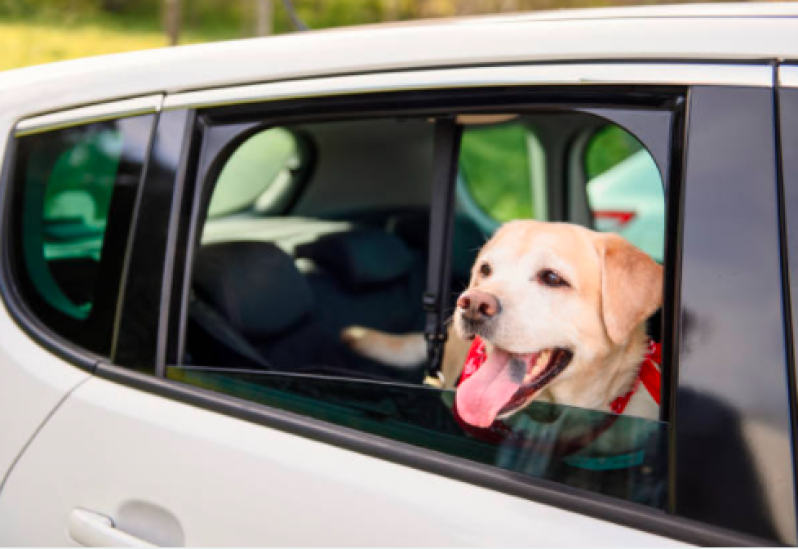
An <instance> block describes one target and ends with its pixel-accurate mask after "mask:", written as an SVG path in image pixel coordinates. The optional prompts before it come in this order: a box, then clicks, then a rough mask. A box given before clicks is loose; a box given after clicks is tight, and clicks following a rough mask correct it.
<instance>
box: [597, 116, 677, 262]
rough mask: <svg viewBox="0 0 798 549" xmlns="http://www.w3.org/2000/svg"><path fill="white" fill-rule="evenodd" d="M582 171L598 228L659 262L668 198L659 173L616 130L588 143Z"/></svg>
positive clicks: (629, 138) (641, 150)
mask: <svg viewBox="0 0 798 549" xmlns="http://www.w3.org/2000/svg"><path fill="white" fill-rule="evenodd" d="M584 169H585V174H586V175H587V180H588V182H587V195H588V199H589V203H590V209H591V212H592V215H593V220H594V223H595V228H596V229H597V230H599V231H607V232H614V233H618V234H620V235H621V236H623V237H624V238H626V239H627V240H629V241H630V242H631V243H632V244H634V245H635V246H637V247H638V248H640V249H642V250H643V251H645V252H646V253H648V254H649V255H650V256H651V257H653V258H654V259H656V260H657V261H659V262H662V260H663V254H664V244H665V196H664V186H663V184H662V177H661V175H660V171H659V168H658V167H657V165H656V163H655V162H654V159H653V158H652V157H651V155H650V154H649V153H648V152H647V151H646V150H645V149H644V148H643V146H642V145H641V144H640V142H639V141H638V140H637V139H636V138H635V137H634V136H632V135H631V134H630V133H628V132H626V131H624V130H623V129H621V128H620V127H618V126H606V127H604V128H603V129H601V130H599V131H598V132H597V133H596V134H595V135H593V137H592V138H591V139H590V140H589V141H588V143H587V146H586V148H585V157H584Z"/></svg>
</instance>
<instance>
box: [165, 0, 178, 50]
mask: <svg viewBox="0 0 798 549" xmlns="http://www.w3.org/2000/svg"><path fill="white" fill-rule="evenodd" d="M163 23H164V30H165V31H166V36H167V38H168V39H169V45H170V46H176V45H177V42H178V40H179V39H180V0H163Z"/></svg>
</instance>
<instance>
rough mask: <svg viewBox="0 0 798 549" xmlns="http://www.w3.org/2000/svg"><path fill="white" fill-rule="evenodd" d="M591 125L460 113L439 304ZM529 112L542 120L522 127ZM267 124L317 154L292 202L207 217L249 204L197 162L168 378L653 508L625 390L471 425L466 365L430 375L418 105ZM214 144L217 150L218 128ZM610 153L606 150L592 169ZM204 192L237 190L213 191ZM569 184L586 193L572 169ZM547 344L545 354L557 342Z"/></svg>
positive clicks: (526, 207) (246, 194) (426, 147)
mask: <svg viewBox="0 0 798 549" xmlns="http://www.w3.org/2000/svg"><path fill="white" fill-rule="evenodd" d="M558 117H559V118H558ZM603 125H606V121H603V120H602V119H600V118H598V117H596V116H593V115H589V114H583V113H578V112H564V113H559V114H557V113H550V112H540V113H524V114H519V115H515V116H513V117H512V119H511V120H508V121H506V122H504V123H501V124H495V125H490V126H478V125H466V126H464V127H463V134H462V141H461V146H460V162H459V181H458V186H459V187H460V188H459V189H458V193H460V194H459V195H458V197H459V200H458V204H457V209H456V211H455V212H453V228H454V230H453V234H452V241H451V280H450V286H451V288H452V293H451V295H449V296H447V297H446V299H445V301H446V305H445V310H446V311H447V314H451V311H453V310H454V308H455V307H456V306H457V304H456V301H457V296H458V294H459V293H460V292H462V291H463V289H465V288H466V287H467V286H468V283H469V279H470V278H471V272H472V267H473V265H474V262H475V258H476V255H477V253H478V251H479V249H480V247H481V246H482V245H483V244H484V243H485V241H486V239H488V238H490V236H491V235H492V234H493V232H494V231H495V230H496V229H497V227H498V226H499V225H500V224H501V222H502V221H510V220H513V219H529V218H537V219H541V220H548V219H551V218H552V217H554V218H556V217H555V216H556V215H560V214H556V213H552V212H550V206H551V205H554V206H555V207H557V205H558V204H559V205H560V206H562V204H564V203H565V195H566V193H567V192H568V191H566V188H567V187H568V185H567V184H566V176H567V173H566V172H565V170H564V169H563V168H558V166H563V167H564V166H565V165H566V159H565V158H564V155H565V154H566V152H567V147H565V145H566V144H569V143H571V142H573V141H574V140H575V138H576V136H577V135H579V134H580V133H584V132H586V131H591V132H592V131H595V130H596V129H597V128H599V127H600V126H603ZM538 126H541V127H546V128H547V130H546V132H545V133H544V134H540V135H539V134H538V133H536V131H535V129H534V128H536V127H538ZM281 129H282V130H283V133H282V135H283V136H285V135H296V134H300V133H301V134H302V135H307V136H308V138H309V139H311V140H312V141H313V143H314V146H315V154H316V159H315V160H316V164H315V166H314V170H313V173H312V174H311V176H310V178H309V179H308V181H307V183H306V186H304V187H303V190H302V194H300V195H299V196H298V197H297V198H296V200H295V201H294V202H293V204H294V205H293V206H292V209H291V210H290V211H285V210H283V211H280V212H277V211H271V212H269V211H257V210H255V209H252V208H250V207H249V206H247V207H245V208H243V209H239V208H238V207H236V208H231V211H232V210H235V211H237V212H238V213H237V214H236V215H232V216H224V215H222V216H217V215H216V212H215V211H214V208H215V207H216V206H214V205H215V204H220V203H221V202H222V200H224V201H228V200H229V203H231V204H232V203H234V202H236V200H238V199H240V203H241V204H244V203H246V204H252V202H253V197H254V196H255V194H257V193H255V192H251V191H250V189H245V188H243V187H241V188H237V190H235V191H233V190H232V189H233V187H232V186H231V187H228V186H227V185H228V183H227V182H226V181H225V177H226V176H225V175H224V171H222V175H215V174H214V173H213V172H210V171H209V172H208V173H207V178H208V179H207V183H206V184H207V185H208V186H209V188H208V190H209V191H211V192H210V198H209V202H208V203H209V204H210V206H206V209H205V211H204V212H202V214H201V216H200V219H203V216H204V221H203V225H202V227H200V230H199V231H198V233H199V234H200V235H201V236H200V239H199V242H198V247H197V249H196V252H195V253H194V257H193V259H192V264H191V274H190V276H189V277H188V280H190V288H189V291H188V292H187V294H188V295H189V296H190V297H189V300H188V303H187V307H186V311H187V312H186V324H185V326H186V332H185V337H184V341H185V347H184V349H183V352H182V355H180V356H182V358H181V359H180V360H179V361H178V362H177V363H172V364H168V365H167V368H166V377H168V378H169V379H172V380H173V381H177V382H181V383H187V384H191V385H197V386H200V387H204V388H206V389H210V390H213V391H217V392H223V393H227V394H232V395H235V396H237V397H239V398H244V399H247V400H250V401H253V402H257V403H260V404H264V405H266V406H273V407H278V408H282V409H286V410H289V411H292V412H295V413H299V414H303V415H306V416H310V417H313V418H316V419H320V420H323V421H327V422H332V423H335V424H338V425H342V426H347V427H350V428H355V429H359V430H362V431H365V432H368V433H371V434H376V435H379V436H384V437H389V438H393V439H395V440H399V441H401V442H405V443H408V444H413V445H417V446H421V447H424V448H429V449H434V450H436V451H439V452H444V453H448V454H451V455H453V456H457V457H459V458H465V459H468V460H473V461H477V462H479V463H482V464H487V465H491V466H494V467H498V468H500V469H505V470H509V471H513V472H517V473H523V474H525V475H529V476H532V477H535V478H542V479H547V480H553V481H556V482H558V483H561V484H565V485H568V486H573V487H579V488H583V489H587V490H591V491H594V492H598V493H601V494H605V495H611V496H614V497H617V498H621V499H625V500H628V501H633V502H636V503H641V504H644V505H648V506H654V507H662V506H664V504H665V501H666V485H667V482H666V478H667V477H666V470H667V461H666V460H665V456H666V455H667V448H666V447H665V437H664V433H665V431H666V426H667V424H666V423H665V422H664V421H662V420H660V419H658V418H657V417H656V416H654V417H652V416H645V417H638V416H634V415H631V416H625V415H619V414H618V413H617V410H623V406H625V404H623V405H620V404H618V405H617V406H620V407H619V408H618V407H617V406H616V404H617V402H620V401H621V400H623V398H622V396H623V395H619V396H618V398H617V399H615V400H614V401H613V403H612V406H611V407H610V406H609V405H608V407H607V408H606V409H605V408H602V409H591V408H578V407H575V406H567V405H564V404H561V403H559V402H556V401H555V402H552V401H551V399H548V400H547V399H545V398H544V399H540V400H537V401H535V402H533V403H531V404H530V405H529V406H526V407H525V408H523V410H521V411H519V412H518V413H514V414H512V415H510V416H507V417H505V416H502V413H501V412H499V413H498V414H497V417H496V419H495V421H493V423H492V424H491V425H490V426H488V427H485V426H476V425H475V424H474V423H473V422H471V421H470V420H468V421H466V420H464V419H463V417H464V416H462V415H461V411H460V410H458V407H457V404H456V402H457V397H456V395H457V392H456V386H457V384H458V382H459V381H460V378H461V375H464V374H461V373H455V374H454V375H451V373H449V372H447V373H446V375H445V376H444V378H445V384H444V386H443V387H436V386H432V385H430V381H429V378H428V377H427V368H428V356H427V345H426V343H425V342H424V339H423V336H422V335H421V334H422V332H423V330H424V327H425V324H426V322H427V312H426V311H425V310H424V308H423V307H422V296H423V295H424V292H425V289H426V283H427V276H428V272H427V271H428V264H427V259H428V252H429V250H428V245H429V223H430V215H431V214H430V201H429V200H430V193H431V182H432V180H433V168H434V163H431V162H430V159H431V158H433V157H434V150H435V147H434V146H435V135H436V133H435V124H434V123H433V122H431V121H430V120H429V118H428V117H426V116H425V117H417V118H412V117H410V118H406V119H373V120H356V121H340V122H325V123H317V124H311V123H303V124H302V125H297V126H286V127H284V128H281ZM207 131H208V132H209V133H208V136H207V138H208V139H209V142H210V141H212V140H214V139H215V137H214V133H213V132H215V131H217V132H218V135H219V136H223V135H225V136H227V137H226V138H227V139H230V140H233V139H235V136H234V132H231V131H230V130H229V129H225V128H224V127H222V126H220V127H218V128H214V127H210V128H208V129H207ZM269 131H274V130H273V129H272V130H269ZM256 135H257V134H256ZM543 135H545V136H547V139H549V140H554V141H556V143H558V145H556V146H555V145H554V144H552V143H551V142H550V141H547V139H544V138H543ZM280 139H282V137H281V138H280ZM216 146H217V147H219V149H218V150H220V151H223V150H224V147H223V143H221V144H217V145H216ZM284 151H286V152H285V154H282V155H280V154H275V155H272V156H269V157H259V162H260V161H262V162H263V163H264V164H263V165H262V166H261V167H260V168H259V173H270V174H271V173H278V172H280V171H281V170H284V169H285V167H286V165H287V164H286V162H287V160H286V158H288V157H290V154H289V151H290V148H286V149H284ZM637 152H642V153H643V154H645V155H647V154H648V153H647V151H646V150H645V149H644V148H640V149H639V150H638V151H637ZM207 154H212V152H208V153H207ZM219 154H222V153H219ZM558 154H559V155H560V156H559V157H558V156H557V155H558ZM233 158H234V157H233ZM626 160H628V158H626ZM623 161H624V159H620V160H618V162H616V164H615V166H614V167H613V166H604V167H603V168H602V169H604V173H603V175H606V174H608V173H610V172H611V171H612V169H614V168H617V167H618V166H619V165H621V164H622V162H623ZM228 162H232V158H231V160H230V161H228ZM200 163H201V164H203V165H212V164H213V161H212V159H211V158H206V159H202V160H201V161H200ZM199 177H200V180H202V179H201V178H202V177H203V175H202V174H200V176H199ZM597 177H601V175H597ZM591 181H592V182H595V180H591ZM592 182H591V183H590V184H593V183H592ZM266 192H268V191H266ZM463 192H465V193H467V196H466V197H464V196H463V195H462V193H463ZM217 193H231V194H232V195H235V196H233V197H232V198H229V199H228V198H227V197H225V198H224V199H218V198H217ZM581 193H582V195H583V200H582V203H583V204H585V205H587V204H588V198H587V195H588V184H587V181H584V180H583V183H582V188H581ZM621 194H623V193H621ZM469 201H470V202H469ZM468 204H470V205H471V206H469V205H468ZM585 207H587V206H585ZM558 211H559V210H558ZM485 219H489V220H490V222H489V223H486V222H485ZM587 219H590V217H589V216H588V217H587ZM564 220H565V221H567V220H568V219H564ZM652 263H653V262H652ZM369 330H371V331H376V333H379V334H381V336H380V337H383V338H384V339H383V340H382V341H383V342H384V345H385V346H384V348H382V350H381V351H380V348H377V350H376V352H371V350H370V349H367V348H365V347H362V346H361V345H360V342H361V341H362V340H361V339H360V338H361V336H362V333H364V331H366V332H367V333H368V331H369ZM408 334H409V335H410V336H412V337H410V338H408V337H407V336H408ZM650 334H651V335H652V340H651V343H650V344H647V345H648V347H647V348H646V349H645V353H646V356H648V355H649V354H650V355H651V356H652V357H653V356H655V355H657V354H658V352H659V351H658V349H659V347H658V345H657V343H658V342H661V334H660V330H659V327H658V325H657V324H656V322H655V323H653V324H652V325H651V326H650ZM451 337H454V336H451ZM468 345H470V344H469V343H466V345H465V349H466V350H467V349H468ZM555 351H556V352H555ZM555 351H552V354H551V355H548V354H545V356H546V357H549V356H558V357H562V356H566V355H567V353H565V354H561V353H560V351H559V350H555ZM452 358H453V355H447V356H445V357H444V361H447V360H449V362H450V363H454V364H455V365H459V367H460V369H461V370H464V369H465V366H466V364H470V360H471V359H470V358H468V359H466V356H465V355H463V356H454V359H453V360H452ZM652 360H653V359H652ZM657 360H659V358H658V357H657ZM652 364H653V362H652ZM635 366H637V364H635ZM654 368H656V366H655V367H654ZM632 381H633V380H631V379H630V383H631V382H632ZM633 387H634V388H635V389H634V391H636V390H637V388H638V387H642V385H640V384H639V383H637V382H635V384H633ZM640 390H641V391H648V390H649V389H640ZM650 390H651V391H653V393H652V395H653V396H649V397H647V398H648V399H649V400H652V401H654V400H657V399H659V398H660V393H659V391H658V389H656V390H655V389H650ZM634 391H631V392H630V393H629V395H630V396H629V397H628V399H631V398H632V396H631V395H632V394H633V393H634ZM654 393H655V394H654ZM641 394H642V393H641ZM646 394H648V393H646ZM628 399H627V401H624V402H628Z"/></svg>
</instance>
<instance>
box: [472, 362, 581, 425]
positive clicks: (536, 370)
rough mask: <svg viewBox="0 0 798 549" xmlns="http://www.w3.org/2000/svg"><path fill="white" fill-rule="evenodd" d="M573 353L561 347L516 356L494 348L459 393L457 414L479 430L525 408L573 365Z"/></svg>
mask: <svg viewBox="0 0 798 549" xmlns="http://www.w3.org/2000/svg"><path fill="white" fill-rule="evenodd" d="M572 358H573V353H572V352H571V351H569V350H568V349H563V348H559V347H555V348H551V349H544V350H542V351H538V352H534V353H525V354H513V353H509V352H507V351H504V350H502V349H499V348H498V347H493V348H492V349H490V350H489V352H488V354H487V359H486V360H485V363H484V364H482V366H481V367H480V368H479V370H477V371H476V372H475V373H474V374H473V375H472V376H471V377H469V378H468V379H467V380H465V381H464V382H463V383H462V384H461V385H460V387H458V389H457V395H456V403H457V413H458V414H459V415H460V417H461V418H462V419H463V420H464V421H466V422H467V423H470V424H471V425H474V426H476V427H489V426H490V425H491V424H492V423H493V422H494V420H495V419H496V418H497V417H507V416H510V415H512V414H513V413H515V412H517V411H518V410H519V409H521V408H523V407H524V406H525V405H526V404H527V403H528V402H529V401H530V400H531V399H532V398H534V397H535V395H537V394H538V393H539V392H540V391H541V390H542V389H543V388H544V387H546V386H547V385H549V384H550V383H551V382H552V381H554V379H555V378H556V377H557V376H558V375H560V374H561V373H562V372H563V370H565V368H566V367H567V366H568V365H569V364H570V363H571V359H572Z"/></svg>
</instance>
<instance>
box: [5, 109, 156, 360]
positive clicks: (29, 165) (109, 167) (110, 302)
mask: <svg viewBox="0 0 798 549" xmlns="http://www.w3.org/2000/svg"><path fill="white" fill-rule="evenodd" d="M152 123H153V116H150V115H147V116H139V117H132V118H126V119H121V120H114V121H107V122H99V123H92V124H87V125H81V126H76V127H71V128H67V129H61V130H56V131H50V132H43V133H38V134H33V135H27V136H23V137H20V138H19V140H18V142H17V155H16V164H15V167H14V194H13V212H12V233H11V242H10V245H11V255H12V264H13V270H14V274H15V279H16V283H17V285H18V287H19V289H20V293H21V296H22V298H23V300H24V302H25V305H26V306H27V308H28V309H30V311H31V312H32V313H33V315H34V316H35V317H36V318H37V319H38V320H39V321H41V322H42V323H44V324H45V325H46V326H47V327H48V328H50V329H52V330H53V331H55V332H56V333H58V334H59V335H61V336H63V337H65V338H67V339H68V340H70V341H71V342H74V343H77V344H78V345H80V346H82V347H86V348H88V349H89V350H91V351H94V352H97V353H100V354H107V353H108V352H109V350H110V338H111V333H112V329H113V319H114V315H115V310H116V301H117V297H118V293H119V290H120V285H121V280H122V271H123V263H124V254H125V250H126V247H127V240H128V233H129V230H130V226H131V223H132V222H133V219H132V215H133V209H134V205H135V201H136V197H137V191H138V188H139V182H140V179H141V175H142V168H143V165H144V159H145V156H146V152H147V144H148V142H149V138H150V130H151V127H152Z"/></svg>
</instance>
